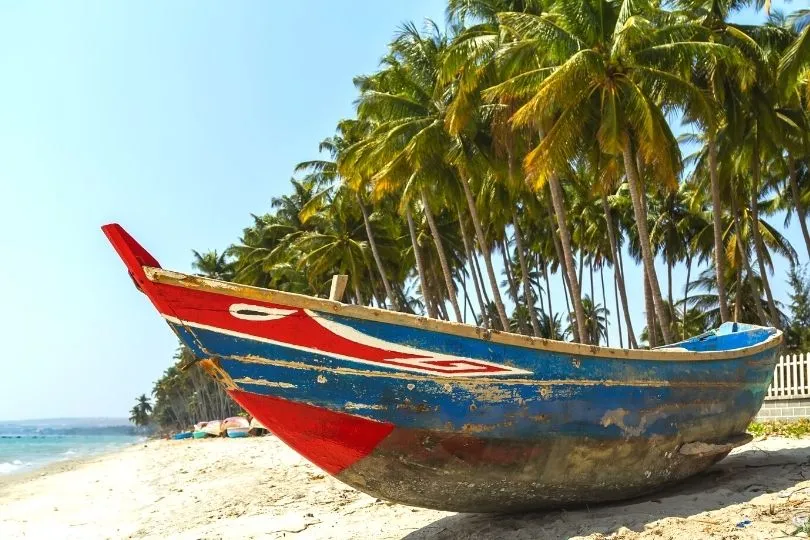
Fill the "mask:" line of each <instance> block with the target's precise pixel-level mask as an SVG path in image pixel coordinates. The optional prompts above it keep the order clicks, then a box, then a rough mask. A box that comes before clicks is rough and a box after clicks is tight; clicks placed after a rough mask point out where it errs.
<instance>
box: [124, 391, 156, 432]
mask: <svg viewBox="0 0 810 540" xmlns="http://www.w3.org/2000/svg"><path fill="white" fill-rule="evenodd" d="M136 401H137V403H136V404H135V406H134V407H132V409H130V411H129V421H130V422H132V423H133V424H135V425H136V426H139V427H141V426H146V425H148V424H149V423H150V421H151V420H152V417H151V413H152V404H151V403H150V402H149V398H148V397H146V394H141V395H140V396H138V399H137V400H136Z"/></svg>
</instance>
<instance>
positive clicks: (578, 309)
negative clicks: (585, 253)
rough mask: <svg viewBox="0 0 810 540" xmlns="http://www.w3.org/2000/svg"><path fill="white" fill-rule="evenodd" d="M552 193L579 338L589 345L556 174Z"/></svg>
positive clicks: (553, 175) (566, 219)
mask: <svg viewBox="0 0 810 540" xmlns="http://www.w3.org/2000/svg"><path fill="white" fill-rule="evenodd" d="M548 186H549V190H550V191H551V203H552V204H553V205H554V214H555V215H556V216H557V231H558V233H559V235H560V243H561V244H562V254H563V259H564V260H565V269H566V273H567V274H568V286H569V287H570V289H571V303H572V304H573V305H574V318H575V319H576V328H577V338H578V339H579V341H580V342H582V343H587V336H588V334H587V332H585V309H584V308H583V307H582V292H581V291H580V288H579V284H580V282H579V281H577V276H576V274H575V273H574V268H575V267H574V252H573V250H572V248H571V233H570V232H569V230H568V217H567V216H566V213H565V199H564V197H563V190H562V186H561V185H560V180H559V178H557V175H556V174H552V175H551V178H549V181H548Z"/></svg>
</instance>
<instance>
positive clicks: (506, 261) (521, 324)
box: [501, 240, 526, 334]
mask: <svg viewBox="0 0 810 540" xmlns="http://www.w3.org/2000/svg"><path fill="white" fill-rule="evenodd" d="M508 245H509V244H507V243H506V241H505V240H504V241H502V242H501V254H502V255H503V268H504V273H505V274H506V282H507V283H508V284H509V294H510V295H512V301H513V302H514V303H515V309H517V307H518V306H519V305H520V301H519V300H518V291H517V285H516V284H515V278H514V276H512V271H511V270H510V266H511V265H512V261H511V260H510V257H509V247H508ZM515 315H517V314H515ZM516 319H517V323H518V332H520V333H521V334H525V333H526V324H525V321H524V320H523V319H521V318H520V317H517V316H516Z"/></svg>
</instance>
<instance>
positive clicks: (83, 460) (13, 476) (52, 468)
mask: <svg viewBox="0 0 810 540" xmlns="http://www.w3.org/2000/svg"><path fill="white" fill-rule="evenodd" d="M145 442H147V441H145V440H144V441H135V442H132V443H129V444H124V445H122V446H120V447H118V448H109V449H107V450H102V451H100V452H95V453H92V454H85V455H76V456H75V457H72V456H71V457H67V458H64V459H59V460H55V461H48V462H46V463H42V464H40V465H35V466H33V467H31V468H27V469H23V470H17V471H12V472H10V473H6V474H3V475H0V498H2V495H3V488H5V487H7V486H9V485H15V484H19V483H25V482H28V481H30V480H32V479H35V478H40V477H43V476H50V475H54V474H60V473H64V472H69V471H72V470H74V469H76V468H78V467H81V466H83V465H88V464H91V463H93V462H95V461H97V460H100V459H103V458H107V457H109V456H111V455H115V454H118V453H122V452H126V451H127V450H131V449H132V448H133V447H137V446H138V445H139V444H143V443H145Z"/></svg>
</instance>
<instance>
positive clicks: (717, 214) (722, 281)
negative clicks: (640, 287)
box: [707, 134, 729, 322]
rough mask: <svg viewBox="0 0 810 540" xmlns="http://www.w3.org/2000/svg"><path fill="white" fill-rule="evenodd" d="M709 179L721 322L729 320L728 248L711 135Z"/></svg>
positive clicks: (709, 143)
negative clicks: (724, 242) (727, 286)
mask: <svg viewBox="0 0 810 540" xmlns="http://www.w3.org/2000/svg"><path fill="white" fill-rule="evenodd" d="M707 144H708V146H709V177H710V179H711V184H712V223H713V229H714V231H713V232H714V269H715V276H716V280H717V298H718V300H719V303H720V322H726V321H728V320H729V310H728V296H727V293H726V248H725V245H724V244H723V201H722V200H721V199H720V175H719V173H718V165H717V141H716V140H715V138H714V135H713V134H712V135H710V137H709V140H708V143H707Z"/></svg>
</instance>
